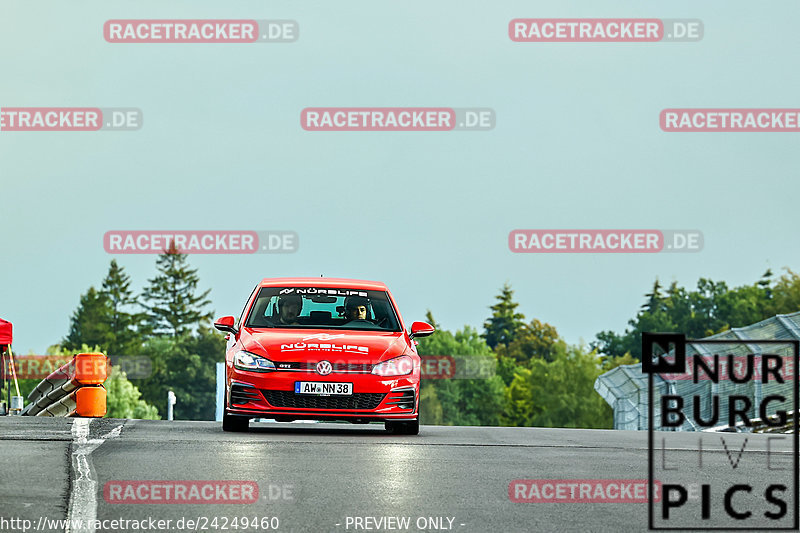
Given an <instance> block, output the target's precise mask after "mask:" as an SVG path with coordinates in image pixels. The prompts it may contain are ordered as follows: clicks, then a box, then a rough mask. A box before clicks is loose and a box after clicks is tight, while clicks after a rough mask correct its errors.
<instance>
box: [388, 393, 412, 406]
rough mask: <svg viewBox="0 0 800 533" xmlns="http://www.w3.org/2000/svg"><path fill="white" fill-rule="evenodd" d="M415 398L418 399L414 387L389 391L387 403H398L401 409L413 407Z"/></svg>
mask: <svg viewBox="0 0 800 533" xmlns="http://www.w3.org/2000/svg"><path fill="white" fill-rule="evenodd" d="M414 400H416V397H415V396H414V389H402V390H394V391H392V392H390V393H389V399H388V400H386V405H396V406H397V407H399V408H400V409H413V408H414Z"/></svg>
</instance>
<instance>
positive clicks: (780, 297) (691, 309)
mask: <svg viewBox="0 0 800 533" xmlns="http://www.w3.org/2000/svg"><path fill="white" fill-rule="evenodd" d="M792 275H793V273H792V272H791V271H789V273H788V274H787V275H786V276H784V277H782V278H781V279H780V280H778V282H777V283H775V284H773V281H772V272H771V271H769V270H767V271H766V272H765V273H764V275H763V276H762V277H761V279H760V280H759V281H758V282H756V283H753V284H751V285H743V286H741V287H735V288H729V287H728V285H727V284H726V283H725V282H724V281H713V280H711V279H707V278H700V279H699V280H698V282H697V288H696V289H695V290H691V291H689V290H686V289H685V288H683V287H679V286H678V284H677V283H676V282H673V283H672V284H671V285H670V286H669V288H668V289H667V291H666V294H664V293H663V292H662V291H661V285H660V283H659V281H658V280H657V279H656V282H655V284H654V286H653V289H652V290H651V292H650V293H648V294H646V295H645V298H647V300H646V302H645V304H644V305H642V307H641V309H640V310H639V312H638V313H637V315H636V317H634V318H632V319H631V320H629V321H628V326H629V327H628V328H627V329H626V330H625V331H624V332H623V333H615V332H613V331H602V332H600V333H598V334H597V336H596V341H595V342H594V343H593V347H595V348H597V350H598V351H599V352H600V353H602V354H604V356H610V357H621V356H623V355H625V354H626V353H629V354H630V355H631V356H633V357H634V358H635V359H641V355H642V354H641V334H642V332H645V331H662V332H669V331H674V332H680V333H684V334H686V336H687V337H690V338H702V337H708V336H709V335H713V334H715V333H719V332H721V331H725V330H728V329H730V328H734V327H742V326H747V325H750V324H753V323H756V322H759V321H761V320H765V319H767V318H769V317H771V316H773V315H775V314H778V313H790V312H793V311H796V310H798V309H799V308H800V307H798V305H800V283H798V284H797V290H794V291H793V290H792V289H791V288H790V287H792ZM787 294H793V295H794V296H793V297H788V298H787V296H786V295H787ZM792 298H796V299H794V300H792Z"/></svg>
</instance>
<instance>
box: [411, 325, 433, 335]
mask: <svg viewBox="0 0 800 533" xmlns="http://www.w3.org/2000/svg"><path fill="white" fill-rule="evenodd" d="M434 331H436V328H434V327H433V326H431V325H430V324H428V323H427V322H414V323H413V324H411V337H412V338H417V337H427V336H428V335H430V334H431V333H433V332H434Z"/></svg>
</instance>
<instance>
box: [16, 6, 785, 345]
mask: <svg viewBox="0 0 800 533" xmlns="http://www.w3.org/2000/svg"><path fill="white" fill-rule="evenodd" d="M0 9H1V10H2V15H3V16H0V50H3V52H2V54H0V69H1V70H0V71H1V72H2V75H0V108H3V107H15V106H31V107H62V106H88V107H101V108H108V107H136V108H139V109H141V110H142V112H143V115H144V126H143V128H142V129H140V130H138V131H121V132H113V131H95V132H10V131H3V132H0V199H1V200H2V206H0V208H2V216H0V220H2V221H3V223H2V226H0V250H2V261H0V317H2V318H5V319H7V320H11V321H12V322H13V323H14V328H15V348H16V350H17V351H19V352H27V351H29V350H34V351H36V352H37V353H39V352H41V351H42V350H44V349H45V348H46V347H47V346H48V345H50V344H53V343H56V342H58V341H59V340H60V339H61V338H63V337H64V335H65V334H66V333H67V331H68V327H69V318H70V315H71V313H72V312H73V311H74V310H75V308H76V306H77V304H78V300H79V297H80V295H81V294H82V293H84V292H85V291H86V290H87V289H88V287H89V286H90V285H95V286H99V284H100V282H101V280H102V278H103V276H104V275H105V273H106V271H107V269H108V266H109V262H110V260H111V259H113V258H116V259H117V260H118V262H119V263H120V264H121V265H122V266H124V267H125V269H126V270H127V272H128V273H129V274H130V275H131V277H132V278H133V280H134V284H135V288H136V289H137V290H138V289H140V288H141V287H142V286H143V285H144V283H145V282H146V279H147V278H150V277H152V276H153V275H154V274H155V256H148V255H110V254H108V253H107V252H106V251H105V250H104V248H103V235H104V233H105V232H106V231H109V230H212V229H218V230H253V231H267V230H291V231H294V232H296V233H297V234H298V236H299V239H300V248H299V250H298V252H297V253H294V254H284V255H270V254H254V255H193V256H191V257H190V262H191V264H192V265H193V266H195V267H197V268H198V269H199V276H200V280H201V288H202V289H206V288H210V289H211V300H212V302H213V309H214V311H215V313H216V315H218V316H219V315H226V314H234V315H238V313H239V312H240V310H241V307H242V305H243V303H244V300H245V299H246V298H247V296H248V295H249V294H250V290H251V289H252V287H253V285H254V284H255V283H257V282H258V281H259V280H260V279H261V278H264V277H279V276H319V275H320V274H323V275H325V276H328V277H352V278H363V279H372V280H379V281H383V282H385V283H387V285H388V286H389V288H390V289H391V290H392V292H393V293H394V295H395V298H396V299H397V301H398V303H399V305H400V308H401V309H400V311H401V313H402V314H403V316H404V319H405V320H406V322H409V323H410V322H411V321H413V320H419V319H423V317H424V313H425V311H426V309H431V310H432V311H433V313H434V316H435V317H436V319H437V320H438V321H439V322H441V324H442V325H443V326H444V327H446V328H448V329H455V328H460V327H462V326H463V325H465V324H469V325H471V326H474V327H480V326H481V324H482V322H483V320H485V319H486V317H487V316H488V315H489V313H490V311H489V309H488V306H489V305H491V304H492V303H493V301H494V296H495V295H496V294H497V293H498V291H499V289H500V287H501V286H502V284H503V283H504V282H506V281H508V282H510V283H511V285H512V287H513V288H514V290H515V297H516V299H517V300H518V301H519V302H520V304H521V306H520V309H521V311H522V312H523V313H524V314H525V315H526V317H527V318H528V319H531V318H538V319H540V320H543V321H546V322H549V323H550V324H552V325H554V326H556V327H557V328H558V331H559V332H560V333H561V334H562V335H563V336H564V337H565V338H566V339H567V340H568V341H569V342H578V341H579V340H580V339H584V340H586V341H590V340H592V339H593V338H594V335H595V334H596V333H597V332H599V331H601V330H605V329H612V330H616V331H620V330H622V329H623V328H624V327H625V325H626V321H627V320H628V319H629V318H631V317H632V316H633V315H634V314H635V313H636V311H637V309H638V308H639V306H640V305H641V304H642V303H643V301H644V297H643V294H644V293H646V292H647V291H648V290H649V288H650V287H651V285H652V283H653V280H654V279H655V278H656V277H659V278H660V279H661V280H662V281H663V282H664V283H666V284H668V283H669V282H671V281H672V280H677V281H678V282H679V283H681V284H684V285H689V286H694V284H695V283H696V281H697V279H698V278H699V277H710V278H713V279H717V280H725V281H727V282H728V283H729V284H732V285H740V284H744V283H752V282H754V281H756V280H757V279H758V278H759V277H760V276H761V274H762V273H763V272H764V271H765V270H766V269H767V268H772V269H773V270H774V271H776V272H779V271H780V270H781V268H782V267H785V266H788V267H792V268H794V269H797V268H800V247H799V246H797V245H796V243H795V239H796V235H795V231H794V229H795V228H796V227H797V225H798V217H799V216H800V215H798V211H797V209H796V204H797V197H798V192H800V185H799V184H798V183H799V179H800V175H799V174H800V170H798V164H797V153H798V152H797V142H798V139H799V138H800V137H799V136H798V135H797V134H792V133H665V132H663V131H661V129H660V128H659V113H660V111H661V110H663V109H665V108H681V107H698V108H724V107H736V108H795V107H800V100H798V94H800V72H799V71H798V69H797V68H795V66H794V65H795V63H796V60H797V50H798V49H800V43H799V42H798V40H800V34H798V32H797V28H796V20H797V16H798V15H800V7H798V4H797V3H796V2H771V3H770V4H769V10H765V9H753V8H752V4H751V3H744V2H734V3H731V2H729V1H726V2H716V1H715V2H704V3H702V4H697V3H696V2H689V1H674V2H661V3H658V2H633V1H631V2H603V3H602V4H599V3H598V2H596V1H589V0H586V1H570V2H564V1H563V0H553V1H551V2H529V1H525V2H523V1H519V2H511V1H508V2H465V1H450V2H403V3H385V2H383V3H375V2H345V3H342V2H323V1H319V2H288V1H274V2H270V3H264V2H262V1H246V0H242V1H239V2H236V3H235V4H230V3H228V4H224V3H219V2H216V3H211V2H196V1H193V2H155V1H140V2H136V3H132V2H120V1H111V2H108V1H104V2H85V3H83V4H81V9H76V6H74V5H72V4H67V3H61V2H37V3H35V4H31V3H23V2H8V3H5V4H4V5H3V6H2V8H0ZM520 17H560V18H567V17H624V18H637V17H640V18H697V19H701V20H702V21H703V23H704V28H705V35H704V38H703V40H702V41H699V42H688V43H672V42H654V43H516V42H512V41H511V40H510V39H509V37H508V23H509V21H510V20H512V19H514V18H520ZM159 18H161V19H209V18H224V19H237V18H246V19H259V20H264V19H290V20H295V21H297V22H298V24H299V28H300V37H299V39H298V40H297V41H296V42H293V43H286V44H271V43H251V44H185V43H184V44H112V43H108V42H106V41H105V40H104V39H103V23H104V22H105V21H106V20H109V19H159ZM336 106H342V107H370V106H372V107H453V108H465V107H481V108H491V109H493V110H494V111H495V112H496V127H495V128H494V129H493V130H491V131H443V132H430V131H428V132H313V131H304V130H303V129H302V128H301V126H300V114H301V111H302V110H303V109H304V108H306V107H336ZM560 228H575V229H579V228H580V229H617V228H623V229H628V228H630V229H635V228H645V229H662V230H669V229H696V230H700V231H702V233H703V235H704V240H705V247H704V249H703V250H702V251H701V252H699V253H694V254H664V253H659V254H515V253H512V252H511V251H510V250H509V248H508V242H507V240H508V234H509V232H510V231H511V230H514V229H560ZM220 357H222V354H220Z"/></svg>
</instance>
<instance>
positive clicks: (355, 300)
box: [344, 296, 369, 320]
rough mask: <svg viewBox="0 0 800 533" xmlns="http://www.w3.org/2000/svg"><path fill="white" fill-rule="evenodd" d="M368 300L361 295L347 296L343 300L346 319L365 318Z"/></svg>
mask: <svg viewBox="0 0 800 533" xmlns="http://www.w3.org/2000/svg"><path fill="white" fill-rule="evenodd" d="M367 305H369V301H368V300H367V299H366V298H364V297H363V296H348V297H347V298H345V300H344V316H345V318H346V319H347V320H366V319H367Z"/></svg>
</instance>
